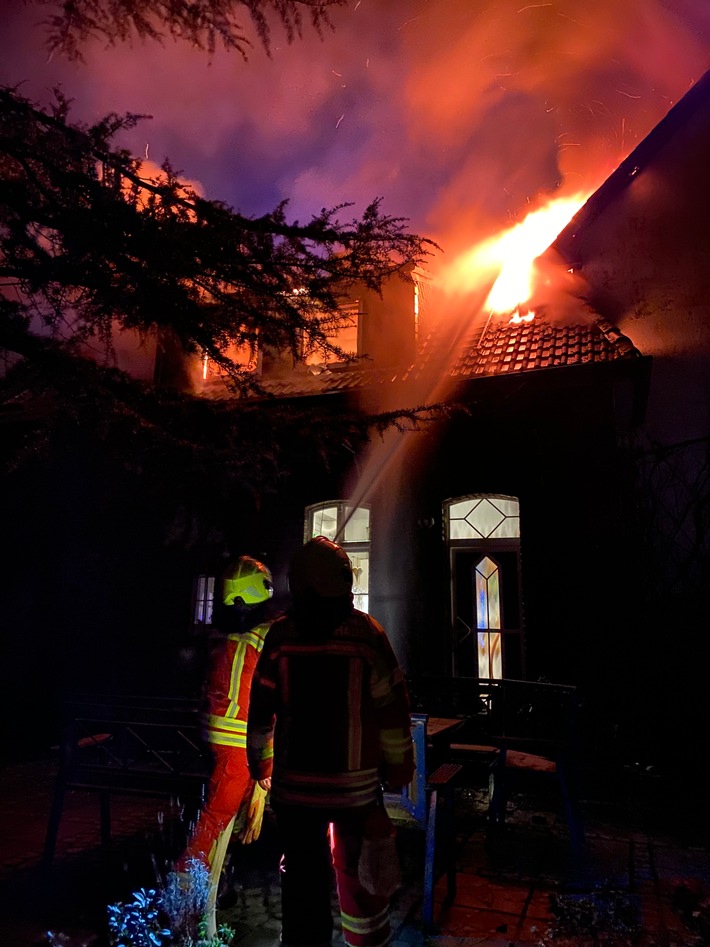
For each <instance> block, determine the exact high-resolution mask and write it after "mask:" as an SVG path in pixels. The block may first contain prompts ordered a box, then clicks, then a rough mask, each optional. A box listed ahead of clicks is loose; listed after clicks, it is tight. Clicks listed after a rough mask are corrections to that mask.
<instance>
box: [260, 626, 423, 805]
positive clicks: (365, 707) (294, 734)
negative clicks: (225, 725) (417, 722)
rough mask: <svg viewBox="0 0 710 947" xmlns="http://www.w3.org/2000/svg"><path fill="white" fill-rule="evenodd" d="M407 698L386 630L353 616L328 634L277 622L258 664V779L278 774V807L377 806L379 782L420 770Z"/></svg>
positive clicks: (395, 782)
mask: <svg viewBox="0 0 710 947" xmlns="http://www.w3.org/2000/svg"><path fill="white" fill-rule="evenodd" d="M409 709H410V708H409V695H408V692H407V687H406V682H405V680H404V675H403V673H402V670H401V668H400V667H399V665H398V663H397V659H396V657H395V655H394V652H393V650H392V647H391V645H390V643H389V641H388V639H387V636H386V635H385V632H384V630H383V628H382V627H381V626H380V625H379V624H378V623H377V621H375V619H374V618H372V617H371V616H370V615H367V614H366V613H365V612H361V611H358V610H356V609H355V610H353V612H352V614H351V615H350V617H348V618H347V619H346V620H345V621H344V622H343V623H342V624H341V625H339V626H338V627H337V628H336V629H335V631H334V632H333V633H332V634H330V635H329V636H328V637H327V638H325V639H323V638H320V639H318V640H314V639H308V638H306V637H304V636H301V635H299V633H298V632H297V630H296V626H295V623H294V621H293V620H292V619H291V618H290V617H289V616H288V615H286V616H283V617H281V618H279V619H277V620H276V621H275V622H274V623H273V624H272V625H271V629H270V631H269V636H268V638H267V639H266V643H265V645H264V649H263V651H262V653H261V656H260V658H259V661H258V664H257V668H256V672H255V675H254V681H253V684H252V692H251V700H250V704H249V718H248V740H247V758H248V762H249V769H250V773H251V776H252V778H254V779H265V778H267V777H269V776H271V777H272V783H271V798H272V800H274V801H275V802H282V803H286V804H290V805H304V806H309V807H313V806H316V807H323V808H326V807H327V808H352V807H358V806H367V805H371V804H372V803H373V802H376V801H377V800H378V798H379V794H380V784H381V783H382V782H385V783H387V784H388V785H389V786H391V787H400V786H404V785H406V784H407V783H408V782H409V781H410V780H411V778H412V774H413V771H414V760H413V749H412V736H411V724H410V715H409Z"/></svg>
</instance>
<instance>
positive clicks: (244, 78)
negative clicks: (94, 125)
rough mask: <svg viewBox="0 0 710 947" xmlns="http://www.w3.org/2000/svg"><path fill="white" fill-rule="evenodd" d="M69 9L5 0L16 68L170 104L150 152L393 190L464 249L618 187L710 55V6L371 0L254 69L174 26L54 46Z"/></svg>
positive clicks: (228, 173)
mask: <svg viewBox="0 0 710 947" xmlns="http://www.w3.org/2000/svg"><path fill="white" fill-rule="evenodd" d="M49 10H50V7H49V6H47V5H38V4H35V3H28V4H26V5H25V4H22V3H20V0H14V3H11V4H10V5H9V7H7V8H6V9H5V29H4V34H3V35H4V39H3V41H2V42H3V43H4V46H5V48H4V50H3V57H2V67H0V81H2V82H4V83H6V84H10V85H15V84H16V83H18V82H20V81H23V80H25V85H24V86H23V90H24V91H25V92H26V93H27V94H31V95H33V96H35V97H37V98H40V99H46V98H47V97H48V90H49V89H51V87H52V86H53V85H56V84H61V85H62V86H63V88H64V90H65V92H67V93H68V94H69V95H70V96H72V97H74V99H75V106H74V109H75V114H76V115H77V117H79V118H82V119H84V120H87V121H90V120H91V119H92V118H96V117H97V116H99V115H101V114H104V113H106V112H109V111H119V112H120V111H124V110H127V111H133V112H140V113H147V114H149V115H152V116H153V118H152V120H150V121H147V122H145V123H143V124H142V125H141V126H140V127H139V129H138V130H137V131H136V132H135V133H134V134H133V135H132V136H131V138H130V141H129V142H128V144H129V146H130V147H131V148H132V150H134V152H136V153H137V154H140V155H142V154H147V155H148V157H150V158H151V159H152V160H153V161H155V162H157V163H160V162H161V161H162V160H163V158H164V157H165V156H166V155H167V156H169V157H170V158H171V160H172V161H173V163H174V165H176V166H177V167H178V168H181V169H182V170H183V171H184V173H185V175H186V176H188V177H190V178H193V179H197V180H200V181H202V182H203V183H204V186H205V189H206V191H207V194H208V196H210V197H214V198H219V199H223V200H226V201H227V202H228V203H231V204H232V205H233V206H235V207H237V208H239V209H241V210H243V211H244V212H247V213H259V212H263V211H265V210H268V209H271V207H272V206H274V204H275V203H276V202H277V201H278V200H281V199H283V198H291V201H292V211H293V213H294V215H296V216H299V217H303V216H305V215H307V214H309V213H311V212H313V211H317V210H319V209H320V208H321V207H322V206H324V205H329V204H335V203H339V202H342V201H353V202H355V204H356V209H357V208H359V207H361V206H363V205H364V204H365V203H366V202H368V201H369V200H370V199H372V198H373V197H374V196H382V197H383V198H384V206H385V209H386V210H387V211H388V212H391V213H393V214H398V215H400V214H401V215H404V216H406V217H409V218H410V219H411V221H412V225H413V226H414V227H415V228H416V229H418V230H420V231H422V232H425V233H426V234H427V235H429V236H433V237H434V239H436V240H437V242H439V243H440V244H441V245H442V247H443V248H444V249H445V250H446V251H447V253H449V254H451V253H456V252H458V251H460V250H462V249H465V248H466V247H468V246H470V244H471V242H472V240H473V241H475V240H477V239H480V238H481V237H483V236H487V235H489V234H490V233H491V232H495V231H496V230H498V229H500V228H501V227H504V226H506V225H507V224H508V223H509V222H512V221H514V220H517V219H519V218H520V217H521V216H524V214H525V212H526V209H527V208H529V207H530V206H534V205H535V204H536V203H537V202H539V201H540V200H541V199H543V198H544V196H545V195H548V196H549V195H551V194H554V193H555V192H559V191H562V192H564V191H566V190H572V191H578V190H585V189H587V188H593V187H596V186H598V184H600V183H601V181H602V180H603V179H604V177H605V176H606V175H607V174H608V173H609V172H610V171H611V170H613V168H614V167H615V166H616V165H617V164H618V163H619V162H620V160H621V159H622V158H623V157H624V156H625V155H626V154H627V153H628V152H629V151H630V150H631V148H633V146H634V145H635V144H637V143H638V141H639V140H640V139H641V138H643V137H644V136H645V135H646V134H648V132H649V131H650V130H651V129H652V128H653V126H654V125H655V124H656V123H657V122H658V121H659V120H660V119H661V118H662V117H663V115H665V114H666V112H667V111H668V110H669V108H670V107H671V105H672V104H673V103H674V101H676V100H677V99H678V98H680V97H681V96H682V95H683V94H684V92H685V91H686V90H687V89H688V88H689V86H690V85H691V84H692V82H693V81H695V80H696V79H698V78H699V77H700V76H701V75H702V73H703V72H704V71H705V70H706V69H707V68H708V67H709V66H710V55H709V54H708V52H707V50H708V49H710V43H709V42H708V41H709V40H710V12H708V5H707V3H706V0H692V2H691V0H665V2H663V0H624V2H623V3H621V2H619V0H600V2H598V3H594V4H590V3H589V2H588V0H557V2H535V3H525V2H524V0H495V2H491V0H488V2H483V3H474V2H471V0H437V2H432V0H387V2H386V3H385V2H384V0H353V2H351V3H350V4H349V5H348V6H347V7H345V8H336V9H335V11H334V14H333V20H334V25H335V30H334V32H332V33H329V32H327V33H326V34H325V36H324V37H323V39H322V40H321V39H320V38H319V37H318V36H317V35H315V34H314V33H313V32H312V31H309V29H308V28H306V30H305V33H304V38H303V39H302V40H300V41H298V40H297V41H296V42H295V43H294V44H293V45H291V46H288V45H287V44H285V43H284V42H283V36H282V33H280V31H279V27H278V26H275V28H274V48H273V50H272V56H271V58H269V57H267V56H266V55H265V53H264V52H263V50H262V49H261V48H260V47H259V46H258V44H255V45H254V48H253V52H252V54H251V55H250V57H249V61H248V62H246V63H245V62H244V61H243V60H242V59H241V57H240V56H239V55H238V54H235V53H229V54H228V53H226V52H223V51H217V53H216V54H215V55H214V57H213V58H212V59H211V60H210V59H209V58H208V57H207V56H206V55H205V54H203V53H200V52H198V51H196V50H193V49H191V48H189V47H188V46H187V45H186V44H179V43H173V42H172V41H169V40H167V41H166V42H165V44H164V45H163V46H160V45H158V44H155V43H149V44H144V45H136V46H134V47H133V48H130V47H128V46H125V45H124V46H120V47H117V48H114V49H108V50H106V49H104V48H103V47H102V46H101V45H99V44H98V43H94V44H90V45H89V46H87V47H86V49H85V53H86V64H85V65H71V64H68V63H66V62H65V61H63V60H62V59H61V57H60V56H59V55H55V56H54V57H53V58H52V59H51V60H48V59H47V55H46V51H45V50H44V49H43V42H44V40H45V38H46V36H45V33H44V31H43V28H42V27H41V26H40V25H38V24H39V22H40V21H41V19H42V18H43V17H45V16H46V15H47V13H48V12H49Z"/></svg>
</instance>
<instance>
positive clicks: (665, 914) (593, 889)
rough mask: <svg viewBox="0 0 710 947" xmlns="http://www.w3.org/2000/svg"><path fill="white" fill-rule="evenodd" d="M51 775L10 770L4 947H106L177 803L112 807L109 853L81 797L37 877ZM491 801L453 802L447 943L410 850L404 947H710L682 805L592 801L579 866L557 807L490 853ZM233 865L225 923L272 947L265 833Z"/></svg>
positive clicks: (0, 909) (160, 859)
mask: <svg viewBox="0 0 710 947" xmlns="http://www.w3.org/2000/svg"><path fill="white" fill-rule="evenodd" d="M54 776H55V761H54V760H53V759H52V758H47V759H44V760H36V761H30V762H25V763H17V764H14V765H12V766H6V767H5V768H4V769H2V770H0V947H36V945H39V944H43V943H46V939H45V936H44V935H45V933H46V931H47V930H48V929H53V930H55V931H62V932H63V933H65V934H66V935H68V936H69V937H70V938H71V943H72V947H74V945H80V944H82V945H89V944H92V945H94V947H101V945H103V944H105V943H106V941H105V930H106V905H107V904H108V903H112V902H115V901H118V900H126V899H128V898H129V897H130V895H131V892H132V891H133V890H135V889H136V888H137V887H140V886H142V885H143V886H150V885H151V884H155V882H156V880H157V879H158V878H159V877H160V874H161V872H162V871H164V869H165V867H166V865H167V864H169V860H170V858H171V857H172V854H174V852H175V851H176V850H177V849H178V848H179V846H180V843H181V838H182V836H183V834H184V831H185V824H184V819H182V818H181V813H180V810H179V806H178V805H177V804H174V805H172V806H171V805H170V804H166V803H165V802H162V801H157V800H145V799H133V800H132V799H126V798H121V797H116V799H115V800H114V802H113V807H112V815H113V819H112V823H113V841H112V845H111V848H110V850H109V852H108V853H107V854H106V855H105V856H104V854H102V852H101V848H100V845H99V818H98V815H99V813H98V804H97V800H96V798H95V797H94V796H93V795H91V794H87V793H71V794H69V797H68V799H67V803H66V807H65V814H64V817H63V819H62V823H61V827H60V833H59V839H58V844H57V852H56V857H55V860H54V864H53V866H52V869H51V870H50V871H49V872H43V871H42V870H41V868H40V862H41V854H42V847H43V843H44V836H45V831H46V827H47V818H48V813H49V806H50V802H51V795H52V789H53V782H54ZM483 802H484V799H483V795H482V793H480V792H479V791H477V790H474V789H462V790H461V791H460V792H459V795H458V799H457V811H458V818H457V831H458V841H459V855H458V867H459V872H458V892H457V896H456V898H455V900H454V903H453V904H450V905H446V906H444V905H443V904H442V903H441V900H440V898H441V894H442V893H443V890H442V891H440V892H439V902H438V904H437V911H436V918H437V930H436V932H435V933H434V934H432V935H430V936H429V937H427V938H424V936H423V934H422V932H421V925H420V893H421V886H420V862H419V854H420V849H419V847H418V846H419V840H418V839H416V838H414V837H409V836H407V835H403V836H402V837H401V845H402V855H403V862H404V872H405V885H404V887H403V888H402V890H401V891H400V892H399V894H398V895H397V896H396V897H395V899H394V904H393V919H394V923H395V928H396V935H395V936H396V942H397V944H398V947H419V945H422V944H423V943H424V941H425V940H426V941H428V943H429V944H430V945H432V947H483V945H491V947H510V945H513V947H571V945H572V944H574V945H575V947H599V945H606V947H631V945H633V947H707V945H708V944H710V924H709V918H710V910H709V907H710V846H709V845H708V835H707V834H706V833H704V832H702V831H701V830H700V829H699V827H697V822H696V820H695V818H691V817H690V811H689V809H688V805H687V804H681V805H680V806H676V807H675V809H674V811H675V812H679V813H680V814H681V815H685V816H686V818H684V819H681V820H680V824H670V825H669V820H668V819H667V818H661V817H659V815H660V816H663V815H664V811H663V810H664V806H665V803H664V801H663V799H662V798H661V799H656V800H655V806H654V808H653V810H652V811H651V810H648V809H645V808H644V806H643V804H642V803H643V800H642V799H640V798H638V799H636V798H634V799H629V800H627V801H626V803H625V804H624V805H623V806H621V807H620V806H619V805H618V804H617V805H615V806H606V805H605V804H602V803H599V802H598V801H597V802H594V803H592V802H587V803H585V806H584V811H585V823H586V829H587V848H586V852H585V854H584V856H583V858H581V859H579V860H575V859H573V858H572V856H571V852H570V846H569V844H568V838H567V833H566V826H565V824H564V820H563V819H562V818H561V815H560V812H559V811H558V810H557V807H556V801H555V800H554V799H552V798H545V797H539V798H536V797H534V796H532V795H527V796H526V797H525V798H523V797H519V798H514V799H513V800H512V803H513V804H512V806H511V813H510V819H509V825H508V827H507V829H506V831H505V833H504V834H503V835H502V836H501V837H500V838H498V839H496V840H495V842H494V843H492V844H487V841H486V835H485V831H484V829H485V819H484V806H483ZM672 802H673V800H668V806H667V807H666V808H667V809H669V810H670V809H671V808H672V807H671V805H670V803H672ZM667 814H668V813H667V812H665V815H667ZM671 822H672V820H671ZM696 828H697V830H696ZM235 853H236V854H235V864H234V866H233V871H232V873H231V875H230V876H229V879H230V881H231V883H232V890H231V893H230V894H229V895H228V896H227V898H228V899H230V900H231V901H232V903H231V905H230V906H229V907H225V908H224V909H223V910H222V911H221V912H220V915H219V916H220V920H222V921H225V922H227V923H229V924H230V925H231V926H233V927H234V928H235V930H236V934H237V937H236V944H237V947H276V945H277V944H278V932H279V896H278V874H277V861H278V853H277V849H276V842H275V838H274V835H273V826H272V824H271V823H270V822H269V820H268V819H267V821H266V823H265V828H264V832H263V834H262V838H261V839H260V840H259V841H258V842H257V843H256V844H254V845H252V846H249V847H247V848H239V849H235ZM236 856H238V858H237V857H236ZM704 901H705V903H703V902H704ZM335 908H336V904H335V901H334V913H335ZM338 940H341V939H340V937H339V936H338V937H337V938H336V942H337V941H338Z"/></svg>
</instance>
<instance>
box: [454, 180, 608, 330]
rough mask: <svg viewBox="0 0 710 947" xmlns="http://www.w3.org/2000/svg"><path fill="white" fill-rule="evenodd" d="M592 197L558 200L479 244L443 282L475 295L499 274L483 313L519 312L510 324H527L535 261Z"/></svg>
mask: <svg viewBox="0 0 710 947" xmlns="http://www.w3.org/2000/svg"><path fill="white" fill-rule="evenodd" d="M590 193H591V192H590ZM588 197H589V193H584V194H575V195H574V196H572V197H560V198H557V199H556V200H553V201H550V202H549V203H548V204H546V205H545V206H544V207H541V208H539V209H538V210H535V211H532V213H530V214H528V216H527V217H526V218H525V219H524V220H522V221H521V222H520V223H519V224H516V225H515V226H514V227H511V228H510V229H509V230H506V231H504V232H503V233H502V234H500V235H498V236H496V237H491V238H489V239H488V240H485V241H483V242H482V243H479V244H477V245H476V246H475V247H474V248H473V249H472V250H470V251H469V252H468V253H465V254H463V255H462V256H461V257H459V259H458V260H457V261H456V262H455V263H454V264H453V266H452V267H451V269H450V271H449V273H448V275H447V277H446V280H445V282H446V284H447V287H448V289H449V290H452V291H454V292H471V291H473V290H475V289H476V288H477V287H479V286H480V285H481V283H482V282H484V281H485V280H486V279H488V280H490V279H491V278H492V277H493V275H494V274H495V273H496V271H497V272H498V276H497V278H496V280H495V282H494V284H493V287H492V289H491V291H490V293H489V294H488V297H487V299H486V303H485V308H486V309H488V310H490V311H491V312H494V313H510V312H513V313H515V315H514V316H513V318H512V320H511V321H512V322H518V323H519V322H529V321H530V320H531V319H533V318H534V316H535V313H534V312H532V311H531V310H529V309H528V310H527V311H526V307H525V303H527V302H528V301H529V300H530V297H531V296H532V294H533V289H534V279H535V266H534V262H535V260H536V259H537V257H539V256H540V255H541V254H542V253H544V251H545V250H547V248H548V247H549V246H550V244H552V243H553V241H554V240H555V237H556V236H557V235H558V234H559V233H560V231H562V230H563V229H564V228H565V226H566V225H567V224H568V223H569V222H570V220H571V219H572V218H573V217H574V215H575V214H576V213H577V211H578V210H579V208H580V207H581V206H582V204H584V202H585V201H586V200H587V198H588Z"/></svg>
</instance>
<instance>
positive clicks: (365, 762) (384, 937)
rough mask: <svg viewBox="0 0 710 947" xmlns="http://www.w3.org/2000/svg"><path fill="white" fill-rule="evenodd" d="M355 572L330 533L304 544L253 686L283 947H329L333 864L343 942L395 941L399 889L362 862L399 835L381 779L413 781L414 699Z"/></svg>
mask: <svg viewBox="0 0 710 947" xmlns="http://www.w3.org/2000/svg"><path fill="white" fill-rule="evenodd" d="M352 581H353V573H352V566H351V563H350V560H349V558H348V556H347V554H346V553H345V552H344V550H343V549H341V547H340V546H338V545H337V544H336V543H333V542H331V541H330V540H328V539H326V538H325V537H323V536H318V537H316V538H315V539H312V540H310V541H309V542H307V543H306V544H305V545H304V546H303V547H302V548H301V549H300V550H299V551H298V552H297V553H296V555H295V556H294V558H293V560H292V563H291V567H290V571H289V587H290V591H291V596H292V600H293V604H292V608H291V609H290V611H289V612H288V613H287V614H286V615H284V616H282V617H281V618H279V619H277V620H276V621H275V622H274V623H273V624H272V626H271V629H270V631H269V635H268V637H267V638H266V641H265V644H264V649H263V651H262V653H261V656H260V658H259V661H258V664H257V668H256V672H255V675H254V680H253V684H252V694H251V702H250V706H249V718H248V731H247V754H248V759H249V767H250V772H251V776H252V778H254V779H256V780H262V781H264V780H268V779H269V778H270V779H271V795H270V799H271V806H272V809H273V811H274V814H275V816H276V824H277V829H278V832H279V836H280V840H281V846H282V851H283V857H282V863H281V896H282V935H281V939H282V943H283V944H284V945H285V947H320V945H325V944H330V942H331V936H332V929H333V919H332V913H331V877H332V869H333V867H334V868H335V877H336V882H337V891H338V898H339V902H340V911H341V917H342V928H343V936H344V939H345V942H346V943H347V944H349V945H351V947H381V945H383V944H386V943H387V942H388V940H389V939H390V924H389V896H390V894H391V891H389V892H386V893H374V894H373V893H371V892H370V891H368V890H366V889H365V888H364V887H363V886H362V884H361V883H360V880H359V876H358V863H359V859H360V853H361V849H362V846H363V841H364V839H365V838H368V837H371V836H373V835H374V836H382V835H391V836H393V835H394V829H393V827H392V825H391V823H390V821H389V819H388V817H387V814H386V812H385V809H384V805H383V802H382V788H383V786H384V787H386V788H387V789H388V790H390V789H392V790H396V789H399V788H401V787H402V786H404V785H406V784H407V783H408V782H409V781H410V780H411V778H412V774H413V750H412V740H411V730H410V715H409V698H408V694H407V689H406V683H405V680H404V675H403V673H402V670H401V668H400V667H399V665H398V663H397V660H396V657H395V655H394V652H393V650H392V648H391V646H390V644H389V641H388V639H387V637H386V635H385V633H384V630H383V629H382V627H381V626H380V625H379V624H378V623H377V622H376V621H375V620H374V619H373V618H372V617H371V616H369V615H367V614H366V613H364V612H361V611H358V610H357V609H355V608H354V606H353V596H352V591H351V589H352ZM331 834H332V837H331Z"/></svg>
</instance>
